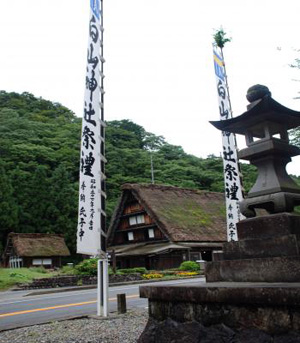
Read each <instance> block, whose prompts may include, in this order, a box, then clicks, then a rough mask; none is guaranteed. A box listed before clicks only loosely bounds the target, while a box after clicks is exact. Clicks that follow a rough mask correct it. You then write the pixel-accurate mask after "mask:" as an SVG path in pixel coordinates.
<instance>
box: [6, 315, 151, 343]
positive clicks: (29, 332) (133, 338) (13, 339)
mask: <svg viewBox="0 0 300 343" xmlns="http://www.w3.org/2000/svg"><path fill="white" fill-rule="evenodd" d="M147 320H148V312H147V310H140V311H139V310H135V311H131V312H128V313H126V314H124V315H116V316H111V318H108V319H93V318H86V319H74V320H66V321H59V322H53V323H49V324H42V325H34V326H30V327H25V328H20V329H15V330H9V331H4V332H0V342H1V343H119V342H120V343H134V342H137V339H138V338H139V336H140V334H141V333H142V331H143V330H144V328H145V326H146V323H147Z"/></svg>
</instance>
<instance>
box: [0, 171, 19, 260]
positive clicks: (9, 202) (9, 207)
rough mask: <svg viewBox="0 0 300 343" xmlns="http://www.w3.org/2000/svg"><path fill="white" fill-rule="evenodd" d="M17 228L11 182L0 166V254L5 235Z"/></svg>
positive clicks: (16, 211)
mask: <svg viewBox="0 0 300 343" xmlns="http://www.w3.org/2000/svg"><path fill="white" fill-rule="evenodd" d="M17 227H18V207H17V204H16V202H15V199H14V197H13V187H12V184H11V180H10V178H9V177H8V175H7V174H6V172H5V165H3V164H0V254H1V252H2V250H3V247H4V244H5V241H6V238H7V235H8V234H9V232H12V231H15V230H16V229H17Z"/></svg>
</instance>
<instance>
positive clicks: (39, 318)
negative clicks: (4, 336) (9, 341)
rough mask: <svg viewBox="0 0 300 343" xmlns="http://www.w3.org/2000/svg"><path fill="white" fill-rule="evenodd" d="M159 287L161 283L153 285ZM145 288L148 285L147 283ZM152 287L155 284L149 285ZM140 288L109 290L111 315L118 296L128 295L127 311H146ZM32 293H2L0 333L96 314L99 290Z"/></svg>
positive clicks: (133, 286)
mask: <svg viewBox="0 0 300 343" xmlns="http://www.w3.org/2000/svg"><path fill="white" fill-rule="evenodd" d="M200 282H204V278H200V279H199V278H197V279H188V280H176V281H164V282H159V284H160V285H164V284H169V285H176V284H191V285H192V284H199V283H200ZM153 284H154V285H157V284H158V283H153ZM143 285H145V283H143ZM147 285H151V283H147ZM139 286H140V285H139V284H136V285H125V286H117V287H110V288H109V313H110V314H111V313H113V312H116V311H117V294H119V293H126V298H127V308H128V309H130V308H146V307H147V305H148V300H147V299H141V298H140V297H139ZM28 293H29V292H28V291H26V292H25V291H22V292H21V291H18V292H3V293H0V331H1V330H7V329H12V328H16V327H21V326H28V325H33V324H40V323H46V322H49V321H54V320H60V319H67V318H70V317H78V316H85V315H95V314H96V289H89V290H76V291H69V292H63V293H52V294H44V295H34V296H33V295H28ZM25 295H26V296H25Z"/></svg>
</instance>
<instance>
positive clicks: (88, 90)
mask: <svg viewBox="0 0 300 343" xmlns="http://www.w3.org/2000/svg"><path fill="white" fill-rule="evenodd" d="M101 6H102V0H90V20H89V39H88V49H87V68H86V79H85V94H84V109H83V118H82V135H81V152H80V179H79V213H78V229H77V252H78V253H80V254H86V255H97V256H100V255H101V254H103V251H104V250H105V248H104V245H105V244H103V243H105V242H102V244H101V240H104V239H105V198H106V195H105V186H104V184H105V176H104V165H105V158H104V127H105V125H104V112H103V100H104V99H103V98H104V91H103V78H104V75H103V63H104V58H103V56H102V55H103V27H102V23H103V18H102V9H101Z"/></svg>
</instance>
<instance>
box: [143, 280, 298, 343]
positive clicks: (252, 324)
mask: <svg viewBox="0 0 300 343" xmlns="http://www.w3.org/2000/svg"><path fill="white" fill-rule="evenodd" d="M140 296H141V297H143V298H148V300H149V322H148V324H147V326H146V328H145V330H144V332H143V333H142V335H141V337H140V338H139V341H138V342H140V343H146V342H147V343H152V342H153V343H154V342H155V343H160V342H161V343H169V342H170V343H171V342H172V343H176V342H185V343H186V342H189V343H192V342H195V343H196V342H197V343H198V342H199V343H209V342H211V343H212V342H214V343H218V342H223V343H227V342H228V343H229V342H230V343H238V342H240V343H242V342H243V343H254V342H255V343H257V342H264V343H268V342H270V343H271V342H274V343H300V283H272V284H270V283H246V282H244V283H232V282H218V283H206V284H201V285H199V286H190V285H187V286H171V287H168V286H142V287H140Z"/></svg>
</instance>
